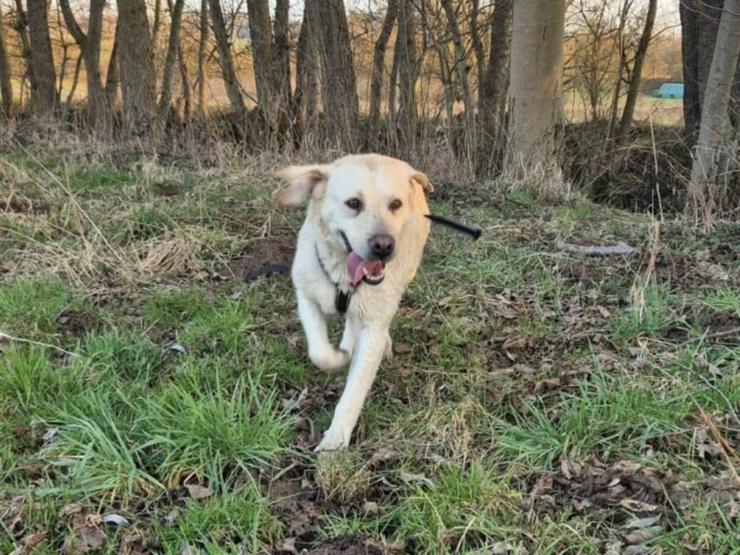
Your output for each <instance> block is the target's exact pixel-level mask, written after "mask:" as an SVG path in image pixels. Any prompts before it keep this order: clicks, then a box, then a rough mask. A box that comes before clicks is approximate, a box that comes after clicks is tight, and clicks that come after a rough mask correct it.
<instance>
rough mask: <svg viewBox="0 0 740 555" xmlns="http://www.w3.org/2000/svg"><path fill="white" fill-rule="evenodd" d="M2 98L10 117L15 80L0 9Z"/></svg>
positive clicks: (4, 109) (0, 89)
mask: <svg viewBox="0 0 740 555" xmlns="http://www.w3.org/2000/svg"><path fill="white" fill-rule="evenodd" d="M0 98H2V107H3V113H4V114H5V116H6V117H8V116H10V114H11V112H12V109H13V82H12V80H11V78H10V61H9V60H8V49H7V47H6V45H5V24H4V23H3V14H2V11H0Z"/></svg>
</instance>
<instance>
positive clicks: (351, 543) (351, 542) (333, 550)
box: [306, 535, 383, 555]
mask: <svg viewBox="0 0 740 555" xmlns="http://www.w3.org/2000/svg"><path fill="white" fill-rule="evenodd" d="M306 553H308V554H309V555H382V553H383V550H382V549H380V548H379V547H377V546H376V545H373V544H372V542H370V541H368V538H366V537H365V536H362V535H356V536H343V537H340V538H334V539H333V540H330V541H328V542H325V543H322V544H321V545H319V546H318V547H315V548H314V549H309V550H307V551H306Z"/></svg>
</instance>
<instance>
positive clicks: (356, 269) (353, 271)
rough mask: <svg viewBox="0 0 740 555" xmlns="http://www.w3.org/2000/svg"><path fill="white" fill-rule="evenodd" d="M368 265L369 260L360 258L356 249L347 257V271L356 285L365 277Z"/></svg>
mask: <svg viewBox="0 0 740 555" xmlns="http://www.w3.org/2000/svg"><path fill="white" fill-rule="evenodd" d="M366 265H367V260H365V259H364V258H360V257H359V256H358V255H357V253H355V252H354V251H353V252H351V253H349V256H348V257H347V273H348V274H349V278H350V280H351V281H352V285H353V286H354V287H357V284H358V283H360V282H361V281H362V278H363V277H365V266H366Z"/></svg>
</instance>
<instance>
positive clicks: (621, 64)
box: [609, 0, 632, 137]
mask: <svg viewBox="0 0 740 555" xmlns="http://www.w3.org/2000/svg"><path fill="white" fill-rule="evenodd" d="M631 7H632V0H624V1H623V3H622V9H621V10H620V12H619V25H618V26H617V37H616V39H615V42H616V48H617V49H618V50H619V61H618V62H617V71H616V79H615V82H614V94H613V95H612V104H611V111H610V114H611V115H610V116H609V137H613V136H614V133H615V132H616V128H617V114H618V112H619V97H620V96H622V78H623V75H624V70H625V67H626V65H627V51H626V49H625V48H624V29H625V27H626V25H627V16H628V15H629V11H630V8H631Z"/></svg>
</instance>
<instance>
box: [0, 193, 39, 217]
mask: <svg viewBox="0 0 740 555" xmlns="http://www.w3.org/2000/svg"><path fill="white" fill-rule="evenodd" d="M0 212H8V213H15V214H46V213H48V212H49V205H48V204H47V203H45V202H40V201H32V200H28V199H24V198H18V197H16V196H13V197H11V198H10V199H9V200H2V201H0Z"/></svg>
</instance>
